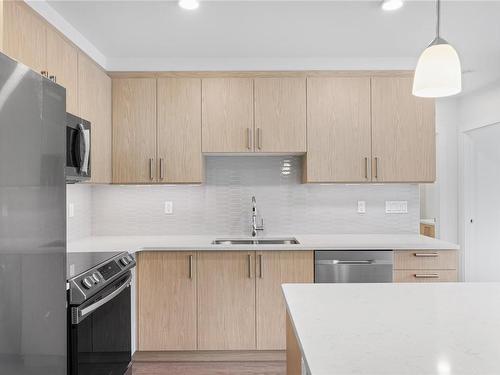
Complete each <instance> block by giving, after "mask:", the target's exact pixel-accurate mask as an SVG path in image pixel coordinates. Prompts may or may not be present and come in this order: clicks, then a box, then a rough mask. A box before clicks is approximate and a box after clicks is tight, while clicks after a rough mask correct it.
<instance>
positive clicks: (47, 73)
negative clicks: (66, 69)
mask: <svg viewBox="0 0 500 375" xmlns="http://www.w3.org/2000/svg"><path fill="white" fill-rule="evenodd" d="M40 74H41V75H42V76H44V77H45V78H49V72H48V71H46V70H42V71H41V72H40Z"/></svg>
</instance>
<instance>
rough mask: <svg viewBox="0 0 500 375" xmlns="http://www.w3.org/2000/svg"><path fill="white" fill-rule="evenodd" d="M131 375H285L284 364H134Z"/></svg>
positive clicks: (275, 362)
mask: <svg viewBox="0 0 500 375" xmlns="http://www.w3.org/2000/svg"><path fill="white" fill-rule="evenodd" d="M132 374H133V375H285V374H286V362H283V361H272V362H271V361H269V362H135V363H134V365H133V373H132Z"/></svg>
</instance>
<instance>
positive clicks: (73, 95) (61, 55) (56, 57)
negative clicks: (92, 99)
mask: <svg viewBox="0 0 500 375" xmlns="http://www.w3.org/2000/svg"><path fill="white" fill-rule="evenodd" d="M46 33H47V34H46V40H47V67H46V70H47V71H48V72H49V75H51V76H54V77H55V80H56V82H57V83H58V84H60V85H61V86H64V87H65V88H66V112H69V113H72V114H74V115H80V113H79V111H78V50H77V48H76V47H75V46H73V44H71V42H69V41H68V40H66V39H65V38H64V37H63V36H62V35H61V34H59V32H57V31H55V30H54V29H52V28H51V27H47V28H46ZM39 48H40V47H39Z"/></svg>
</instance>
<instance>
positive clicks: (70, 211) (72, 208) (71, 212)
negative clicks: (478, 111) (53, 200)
mask: <svg viewBox="0 0 500 375" xmlns="http://www.w3.org/2000/svg"><path fill="white" fill-rule="evenodd" d="M73 216H75V205H74V204H73V203H70V204H68V217H73Z"/></svg>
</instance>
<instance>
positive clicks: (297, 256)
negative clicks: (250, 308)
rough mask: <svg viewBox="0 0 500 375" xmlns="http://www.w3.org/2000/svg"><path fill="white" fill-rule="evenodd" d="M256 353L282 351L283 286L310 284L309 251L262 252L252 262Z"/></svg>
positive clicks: (283, 331) (284, 312)
mask: <svg viewBox="0 0 500 375" xmlns="http://www.w3.org/2000/svg"><path fill="white" fill-rule="evenodd" d="M256 277H257V279H256V280H257V282H256V293H257V296H256V303H257V306H256V307H257V308H256V314H257V316H256V324H257V327H256V331H257V349H258V350H284V349H286V330H285V318H286V307H285V301H284V298H283V292H282V290H281V284H284V283H312V282H314V255H313V252H312V251H262V252H257V260H256Z"/></svg>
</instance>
